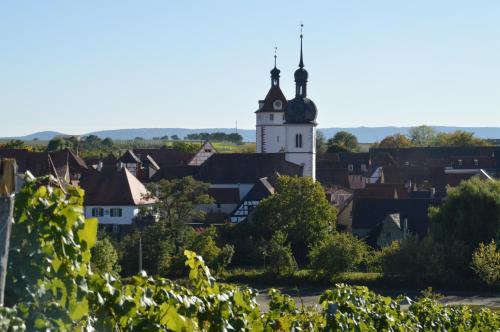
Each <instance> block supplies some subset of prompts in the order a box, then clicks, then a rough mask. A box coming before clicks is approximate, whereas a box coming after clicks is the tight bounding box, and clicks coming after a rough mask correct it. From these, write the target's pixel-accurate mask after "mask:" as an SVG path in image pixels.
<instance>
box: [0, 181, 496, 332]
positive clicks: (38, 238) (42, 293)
mask: <svg viewBox="0 0 500 332" xmlns="http://www.w3.org/2000/svg"><path fill="white" fill-rule="evenodd" d="M26 180H27V181H26V184H25V186H24V187H23V189H22V191H21V192H20V193H19V194H18V195H17V196H16V202H15V211H14V225H13V228H12V237H11V252H10V257H9V270H8V274H7V279H8V280H7V282H8V285H7V293H6V305H5V307H3V308H1V309H0V330H2V331H25V330H26V331H41V330H43V331H49V330H51V331H428V330H432V331H499V330H500V316H499V314H498V313H495V312H492V311H490V310H489V309H481V310H479V311H477V310H472V309H471V308H469V307H467V306H456V307H448V306H443V305H441V304H439V303H437V302H436V301H434V300H433V299H431V298H421V299H418V300H416V301H412V300H410V299H408V298H403V297H399V298H395V299H392V298H389V297H383V296H380V295H377V294H375V293H373V292H371V291H370V290H368V289H367V288H366V287H353V286H346V285H343V284H339V285H337V286H336V287H334V288H333V289H331V290H328V291H326V292H325V293H324V294H323V295H322V296H321V297H320V299H319V309H316V308H308V307H304V306H297V305H296V303H295V301H294V300H293V299H292V298H290V297H289V296H287V295H284V294H281V293H280V292H278V291H277V290H271V291H270V293H269V296H270V297H271V302H270V304H269V310H268V311H267V312H263V311H261V310H260V309H259V306H258V305H257V302H256V295H257V293H256V291H255V290H253V289H250V288H246V287H240V286H236V285H231V284H223V283H219V282H217V281H216V280H215V278H214V277H213V276H212V275H211V272H210V270H209V269H208V268H207V266H206V265H205V263H204V261H203V259H202V258H201V257H200V256H197V255H196V254H195V253H194V252H191V251H187V250H186V251H185V253H184V254H185V258H186V263H185V264H186V274H187V276H188V279H187V280H180V281H172V280H168V279H164V278H153V277H151V276H147V275H146V274H145V273H142V274H139V275H136V276H134V277H132V278H130V279H127V281H122V280H120V279H118V278H115V277H113V276H111V275H109V274H104V275H100V274H97V273H94V272H93V271H92V270H91V266H90V259H91V251H90V249H91V248H92V247H93V245H94V243H95V241H96V236H97V220H96V219H86V220H85V219H84V217H83V214H82V202H83V195H84V193H83V191H82V190H81V189H79V188H76V187H68V188H66V189H65V190H63V189H61V188H58V187H52V186H50V185H47V181H48V179H35V178H28V179H26Z"/></svg>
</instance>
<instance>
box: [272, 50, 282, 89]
mask: <svg viewBox="0 0 500 332" xmlns="http://www.w3.org/2000/svg"><path fill="white" fill-rule="evenodd" d="M277 50H278V48H277V47H274V68H273V69H271V87H273V86H280V70H279V69H278V68H276V58H277V55H276V52H277Z"/></svg>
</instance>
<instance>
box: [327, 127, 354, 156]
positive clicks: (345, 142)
mask: <svg viewBox="0 0 500 332" xmlns="http://www.w3.org/2000/svg"><path fill="white" fill-rule="evenodd" d="M358 150H359V145H358V139H357V138H356V136H354V135H353V134H351V133H349V132H347V131H339V132H337V133H336V134H335V135H334V136H333V137H332V138H330V139H329V140H328V152H342V151H348V152H354V151H358Z"/></svg>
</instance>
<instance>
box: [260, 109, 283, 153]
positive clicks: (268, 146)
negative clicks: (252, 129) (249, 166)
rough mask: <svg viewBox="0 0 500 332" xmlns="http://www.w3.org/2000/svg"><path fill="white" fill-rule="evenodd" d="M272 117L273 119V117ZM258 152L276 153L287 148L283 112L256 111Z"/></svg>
mask: <svg viewBox="0 0 500 332" xmlns="http://www.w3.org/2000/svg"><path fill="white" fill-rule="evenodd" d="M271 117H272V119H271ZM256 118H257V125H256V135H257V152H258V153H276V152H280V151H284V149H285V143H286V139H285V129H284V127H283V123H284V113H283V112H259V113H256Z"/></svg>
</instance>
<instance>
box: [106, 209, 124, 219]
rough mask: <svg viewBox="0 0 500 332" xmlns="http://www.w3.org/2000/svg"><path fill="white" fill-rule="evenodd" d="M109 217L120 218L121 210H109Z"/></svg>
mask: <svg viewBox="0 0 500 332" xmlns="http://www.w3.org/2000/svg"><path fill="white" fill-rule="evenodd" d="M109 215H110V216H111V217H121V216H122V209H121V208H111V209H109Z"/></svg>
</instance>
